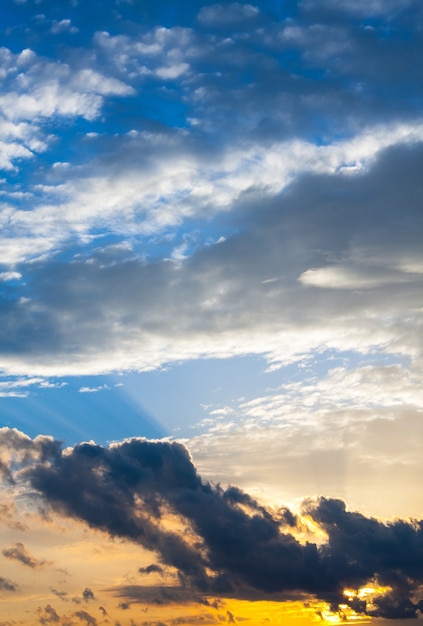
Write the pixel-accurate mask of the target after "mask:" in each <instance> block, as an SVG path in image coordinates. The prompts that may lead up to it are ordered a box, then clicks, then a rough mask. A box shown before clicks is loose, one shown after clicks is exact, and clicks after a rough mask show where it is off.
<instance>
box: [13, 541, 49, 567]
mask: <svg viewBox="0 0 423 626" xmlns="http://www.w3.org/2000/svg"><path fill="white" fill-rule="evenodd" d="M2 554H3V556H5V557H6V559H11V560H15V561H19V562H20V563H22V565H26V566H27V567H30V568H31V569H40V568H42V567H45V566H46V565H49V564H50V563H49V562H48V561H45V560H43V559H36V558H35V557H33V556H32V555H31V554H30V553H29V552H28V550H27V549H26V548H25V546H24V544H23V543H21V542H17V543H15V544H14V545H13V546H12V547H11V548H7V549H4V550H2Z"/></svg>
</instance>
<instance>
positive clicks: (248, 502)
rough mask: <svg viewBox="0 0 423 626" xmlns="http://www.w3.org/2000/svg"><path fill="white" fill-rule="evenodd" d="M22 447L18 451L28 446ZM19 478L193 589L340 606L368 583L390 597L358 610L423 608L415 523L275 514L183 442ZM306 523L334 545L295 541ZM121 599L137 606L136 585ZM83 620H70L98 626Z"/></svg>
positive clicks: (93, 456) (420, 529)
mask: <svg viewBox="0 0 423 626" xmlns="http://www.w3.org/2000/svg"><path fill="white" fill-rule="evenodd" d="M4 432H6V434H7V432H8V431H7V430H6V431H4ZM15 441H16V443H17V444H18V447H19V441H23V440H15ZM20 480H21V481H22V480H25V481H27V482H28V483H29V485H30V487H31V489H35V490H36V491H37V492H38V494H39V496H40V497H41V498H42V499H43V500H44V501H45V502H46V503H47V504H48V505H49V506H50V507H52V509H54V510H56V511H57V512H60V513H61V514H64V515H67V516H71V517H74V518H77V519H80V520H82V521H84V522H86V523H87V524H88V525H89V526H91V527H92V528H96V529H101V530H103V531H105V532H107V533H109V534H110V535H112V536H117V537H122V538H126V539H129V540H131V541H135V542H137V543H139V544H141V545H142V546H144V547H147V548H149V549H150V550H153V551H155V552H156V553H157V554H158V556H159V558H160V560H161V562H162V563H163V564H165V565H168V566H172V567H174V568H176V570H177V571H178V572H179V577H180V580H181V583H182V584H183V586H186V588H187V589H189V588H192V589H193V590H197V592H200V593H207V592H208V593H215V594H223V595H225V593H226V594H235V595H239V596H240V597H242V596H243V595H244V594H247V597H248V594H249V593H252V594H253V595H254V594H259V597H260V594H261V597H266V594H276V595H275V598H277V597H278V595H277V594H280V593H282V592H283V593H287V592H289V593H290V594H291V595H292V597H296V594H298V593H307V594H311V595H314V596H315V597H318V598H320V599H324V600H326V601H328V602H331V603H332V605H333V606H337V605H338V604H339V603H345V601H346V600H345V594H344V591H345V589H346V588H347V589H359V588H360V587H363V586H364V585H366V584H370V583H373V584H374V585H376V586H380V587H386V589H387V591H388V593H387V594H385V595H383V597H380V598H379V597H378V598H373V600H372V602H370V601H369V603H368V604H367V603H366V602H364V603H363V602H361V603H360V602H359V600H360V598H359V597H358V596H355V595H354V594H353V593H352V594H350V602H351V603H353V605H354V608H355V610H359V612H361V613H366V614H369V615H374V616H380V617H390V616H397V617H399V616H401V617H409V616H416V614H417V611H418V610H419V609H420V605H421V600H420V598H419V587H420V586H421V584H422V582H423V581H422V578H423V573H422V570H421V562H422V559H423V526H422V522H421V521H418V520H413V521H403V520H397V521H393V522H389V523H385V522H382V521H379V520H377V519H375V518H368V517H365V516H364V515H362V514H360V513H356V512H349V511H348V510H347V509H346V506H345V503H344V502H342V501H341V500H336V499H329V498H319V499H317V500H308V501H306V502H305V503H304V505H303V510H302V516H303V518H299V517H297V516H296V515H294V514H292V512H291V511H289V510H288V509H286V507H285V508H283V509H281V510H280V511H278V510H275V509H273V510H272V509H268V508H265V507H263V506H262V505H260V504H259V503H258V502H257V501H256V500H255V499H254V498H252V497H251V496H249V495H248V494H247V493H245V492H243V491H242V490H240V489H239V488H237V487H229V488H228V489H226V490H223V489H222V488H221V487H219V486H215V485H212V484H210V483H207V482H204V481H203V480H202V479H201V478H200V476H199V475H198V474H197V471H196V468H195V466H194V465H193V462H192V460H191V458H190V456H189V453H188V451H187V449H186V448H185V447H184V446H182V445H181V444H179V443H176V442H160V441H157V442H154V441H147V440H141V439H131V440H127V441H124V442H121V443H115V444H112V445H111V446H110V447H109V448H107V449H106V448H103V447H100V446H97V445H95V444H90V443H84V444H79V445H77V446H75V447H74V448H72V449H67V450H65V451H63V452H59V453H54V454H52V455H51V456H50V459H49V463H40V461H39V460H34V459H32V460H30V459H27V465H26V467H25V468H23V470H21V471H20ZM170 512H172V513H173V514H175V515H177V516H179V518H180V520H181V524H182V525H181V532H178V531H175V530H168V529H167V528H166V523H165V519H166V515H167V514H168V513H170ZM307 518H309V519H311V520H313V522H314V523H315V524H317V526H318V527H319V528H320V529H321V531H323V532H324V534H325V536H326V537H327V539H325V540H324V541H323V542H322V541H319V542H318V543H316V542H315V541H313V536H312V535H309V537H308V539H307V540H306V541H304V542H303V541H299V539H298V538H297V537H296V535H298V533H299V532H300V531H301V530H302V529H303V527H302V525H303V524H304V522H303V521H302V519H307ZM121 592H122V593H125V594H127V595H126V597H127V598H130V597H131V594H130V593H129V588H125V589H124V590H123V589H122V590H121ZM134 592H135V588H134ZM176 593H177V590H176ZM86 595H87V596H88V595H89V596H90V598H91V596H92V592H91V591H90V590H89V589H87V590H86ZM267 597H268V596H267ZM85 613H86V612H85V611H79V612H77V613H75V615H77V616H79V617H80V618H81V619H85V620H88V622H87V623H91V622H90V621H89V620H90V619H92V618H91V616H88V614H87V616H88V617H83V616H84V615H85ZM93 623H94V622H93Z"/></svg>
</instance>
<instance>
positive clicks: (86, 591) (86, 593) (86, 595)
mask: <svg viewBox="0 0 423 626" xmlns="http://www.w3.org/2000/svg"><path fill="white" fill-rule="evenodd" d="M82 597H83V598H84V600H85V602H88V601H89V600H95V597H94V594H93V592H92V591H91V589H89V588H88V587H86V588H85V589H84V591H83V593H82Z"/></svg>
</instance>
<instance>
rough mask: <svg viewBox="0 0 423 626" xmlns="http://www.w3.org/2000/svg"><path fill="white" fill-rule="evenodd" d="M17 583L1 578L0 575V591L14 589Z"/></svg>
mask: <svg viewBox="0 0 423 626" xmlns="http://www.w3.org/2000/svg"><path fill="white" fill-rule="evenodd" d="M16 590H17V584H16V583H14V582H13V581H11V580H9V578H3V576H0V591H16Z"/></svg>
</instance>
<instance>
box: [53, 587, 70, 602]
mask: <svg viewBox="0 0 423 626" xmlns="http://www.w3.org/2000/svg"><path fill="white" fill-rule="evenodd" d="M50 591H51V593H54V595H55V596H57V597H58V598H60V600H63V601H64V602H68V600H69V598H68V597H67V596H68V594H67V592H66V591H58V590H57V589H50Z"/></svg>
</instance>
